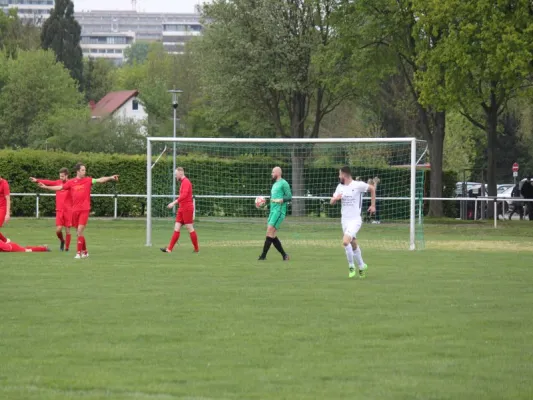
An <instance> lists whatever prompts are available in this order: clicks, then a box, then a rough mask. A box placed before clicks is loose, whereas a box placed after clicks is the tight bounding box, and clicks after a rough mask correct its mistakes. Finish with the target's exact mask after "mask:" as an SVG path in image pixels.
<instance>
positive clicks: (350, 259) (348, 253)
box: [344, 243, 354, 268]
mask: <svg viewBox="0 0 533 400" xmlns="http://www.w3.org/2000/svg"><path fill="white" fill-rule="evenodd" d="M344 251H345V252H346V258H347V259H348V265H349V267H350V268H353V266H354V265H353V247H352V244H351V243H348V244H347V245H346V246H344Z"/></svg>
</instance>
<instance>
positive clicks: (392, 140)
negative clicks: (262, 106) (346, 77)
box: [146, 136, 420, 144]
mask: <svg viewBox="0 0 533 400" xmlns="http://www.w3.org/2000/svg"><path fill="white" fill-rule="evenodd" d="M146 139H147V140H148V142H174V143H179V142H184V143H187V142H188V143H191V142H193V143H273V144H275V143H287V144H294V143H301V144H305V143H324V144H328V143H416V142H420V141H419V140H417V139H416V138H345V139H341V138H329V139H280V138H275V139H274V138H272V139H268V138H194V137H178V138H172V137H167V136H163V137H158V136H150V137H147V138H146Z"/></svg>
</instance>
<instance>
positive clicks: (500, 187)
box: [497, 183, 514, 195]
mask: <svg viewBox="0 0 533 400" xmlns="http://www.w3.org/2000/svg"><path fill="white" fill-rule="evenodd" d="M513 187H514V184H512V183H503V184H501V185H497V192H498V195H499V194H500V193H503V192H505V191H506V190H508V189H509V188H510V189H511V191H512V190H513Z"/></svg>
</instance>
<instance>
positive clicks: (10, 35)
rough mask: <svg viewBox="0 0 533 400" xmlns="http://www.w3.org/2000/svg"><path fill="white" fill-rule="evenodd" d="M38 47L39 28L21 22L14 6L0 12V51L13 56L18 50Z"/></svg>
mask: <svg viewBox="0 0 533 400" xmlns="http://www.w3.org/2000/svg"><path fill="white" fill-rule="evenodd" d="M39 47H40V39H39V28H37V27H36V26H34V25H30V24H25V23H24V22H22V21H21V19H20V18H19V17H18V14H17V10H16V9H15V8H10V9H9V10H8V12H7V13H4V12H0V51H3V52H4V54H5V55H6V56H7V57H11V58H15V57H16V56H17V52H18V51H19V50H34V49H38V48H39Z"/></svg>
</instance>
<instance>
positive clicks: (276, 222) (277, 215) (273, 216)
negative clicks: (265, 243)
mask: <svg viewBox="0 0 533 400" xmlns="http://www.w3.org/2000/svg"><path fill="white" fill-rule="evenodd" d="M284 219H285V214H284V213H282V212H281V211H274V212H271V213H270V215H269V216H268V225H269V226H273V227H274V228H276V229H279V227H280V226H281V223H282V222H283V220H284Z"/></svg>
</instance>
